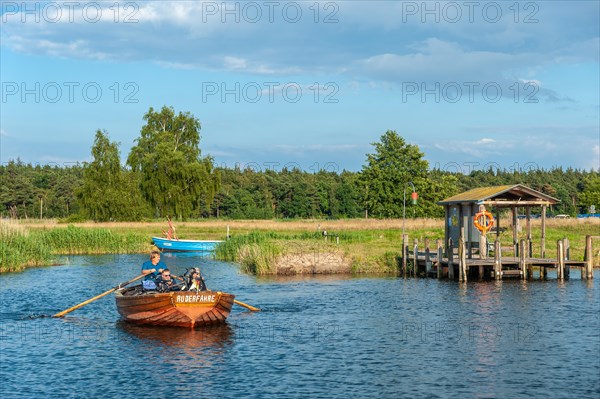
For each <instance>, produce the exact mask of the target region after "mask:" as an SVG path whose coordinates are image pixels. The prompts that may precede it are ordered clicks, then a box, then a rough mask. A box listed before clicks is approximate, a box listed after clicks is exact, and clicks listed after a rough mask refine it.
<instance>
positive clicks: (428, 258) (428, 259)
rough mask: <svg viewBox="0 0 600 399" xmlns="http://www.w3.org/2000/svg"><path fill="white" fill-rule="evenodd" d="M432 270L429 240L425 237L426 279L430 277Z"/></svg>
mask: <svg viewBox="0 0 600 399" xmlns="http://www.w3.org/2000/svg"><path fill="white" fill-rule="evenodd" d="M430 270H431V250H430V249H429V238H427V237H425V277H429V271H430Z"/></svg>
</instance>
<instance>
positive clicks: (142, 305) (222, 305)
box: [115, 287, 235, 328]
mask: <svg viewBox="0 0 600 399" xmlns="http://www.w3.org/2000/svg"><path fill="white" fill-rule="evenodd" d="M234 298H235V296H234V295H232V294H227V293H225V292H216V291H173V292H163V293H161V292H154V291H150V292H141V290H140V289H139V287H131V288H122V289H120V290H117V291H116V292H115V299H116V302H117V310H118V311H119V314H120V315H121V317H122V318H123V320H125V321H128V322H131V323H136V324H148V325H155V326H177V327H188V328H190V327H191V328H194V327H199V326H202V325H208V324H218V323H223V322H224V321H225V319H226V318H227V316H229V313H230V312H231V307H232V306H233V300H234Z"/></svg>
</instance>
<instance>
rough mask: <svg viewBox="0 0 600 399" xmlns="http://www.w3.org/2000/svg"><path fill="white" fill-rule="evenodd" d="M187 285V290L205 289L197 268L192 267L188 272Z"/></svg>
mask: <svg viewBox="0 0 600 399" xmlns="http://www.w3.org/2000/svg"><path fill="white" fill-rule="evenodd" d="M187 287H188V290H189V291H206V283H205V282H204V279H203V278H202V275H201V274H200V269H199V268H195V269H193V270H192V272H191V273H190V277H189V280H188V283H187Z"/></svg>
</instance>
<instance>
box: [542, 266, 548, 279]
mask: <svg viewBox="0 0 600 399" xmlns="http://www.w3.org/2000/svg"><path fill="white" fill-rule="evenodd" d="M547 278H548V269H547V268H546V266H540V280H546V279H547Z"/></svg>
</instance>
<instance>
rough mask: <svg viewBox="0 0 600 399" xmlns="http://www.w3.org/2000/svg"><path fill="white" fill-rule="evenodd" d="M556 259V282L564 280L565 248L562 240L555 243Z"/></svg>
mask: <svg viewBox="0 0 600 399" xmlns="http://www.w3.org/2000/svg"><path fill="white" fill-rule="evenodd" d="M556 258H557V261H558V264H557V265H556V278H557V279H558V280H564V279H565V248H564V242H563V240H558V242H557V243H556Z"/></svg>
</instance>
